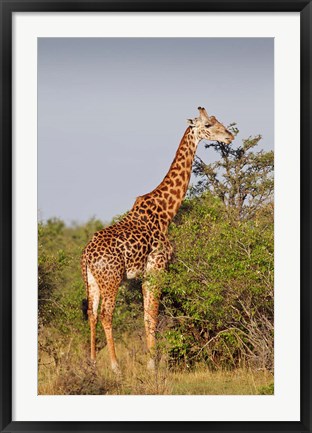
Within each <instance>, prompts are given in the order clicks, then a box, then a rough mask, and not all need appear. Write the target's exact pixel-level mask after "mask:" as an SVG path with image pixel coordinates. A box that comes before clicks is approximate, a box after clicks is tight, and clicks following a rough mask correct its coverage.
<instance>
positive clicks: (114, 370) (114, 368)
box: [112, 364, 121, 376]
mask: <svg viewBox="0 0 312 433" xmlns="http://www.w3.org/2000/svg"><path fill="white" fill-rule="evenodd" d="M112 370H113V373H115V374H116V376H121V370H120V368H119V365H118V364H112Z"/></svg>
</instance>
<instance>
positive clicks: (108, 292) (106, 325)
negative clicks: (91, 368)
mask: <svg viewBox="0 0 312 433" xmlns="http://www.w3.org/2000/svg"><path fill="white" fill-rule="evenodd" d="M121 279H122V276H121V277H120V278H111V279H109V280H108V281H106V284H105V287H103V290H102V292H101V293H102V303H101V313H100V318H101V322H102V326H103V329H104V332H105V337H106V342H107V348H108V352H109V357H110V362H111V367H112V370H113V371H114V372H115V373H117V374H120V368H119V365H118V361H117V357H116V351H115V343H114V338H113V324H112V322H113V314H114V309H115V303H116V296H117V292H118V289H119V284H120V282H121Z"/></svg>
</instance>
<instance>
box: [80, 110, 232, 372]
mask: <svg viewBox="0 0 312 433" xmlns="http://www.w3.org/2000/svg"><path fill="white" fill-rule="evenodd" d="M198 110H199V117H197V118H195V119H189V120H188V123H189V125H188V127H187V129H186V131H185V133H184V135H183V137H182V139H181V142H180V145H179V147H178V150H177V152H176V155H175V158H174V160H173V162H172V164H171V166H170V168H169V171H168V173H167V174H166V176H165V177H164V179H163V181H162V182H161V183H160V184H159V185H158V186H157V187H156V188H155V189H154V190H153V191H151V192H149V193H147V194H145V195H143V196H139V197H137V199H136V200H135V203H134V205H133V207H132V209H131V210H130V211H129V212H128V214H127V215H126V216H124V217H123V218H122V219H121V220H120V221H119V222H117V223H115V224H113V225H111V226H108V227H105V228H104V229H102V230H100V231H98V232H96V233H95V234H94V235H93V238H92V239H91V241H90V242H89V243H88V244H87V246H86V247H85V249H84V251H83V254H82V258H81V269H82V275H83V279H84V283H85V287H86V292H87V300H85V303H86V309H87V316H88V318H89V324H90V339H91V360H93V361H94V362H95V358H96V348H95V329H96V323H97V319H98V309H99V304H100V301H101V306H100V314H99V316H100V320H101V322H102V326H103V328H104V332H105V336H106V341H107V347H108V352H109V356H110V362H111V367H112V370H113V371H114V372H116V373H120V369H119V365H118V361H117V357H116V352H115V346H114V339H113V332H112V319H113V312H114V308H115V302H116V296H117V291H118V288H119V286H120V284H121V282H122V281H123V279H124V278H125V277H126V278H128V279H131V278H137V277H140V278H142V281H143V283H142V292H143V306H144V325H145V333H146V343H147V349H148V353H149V359H148V365H147V367H148V368H150V369H154V368H155V344H156V337H155V333H156V326H157V317H158V309H159V300H160V288H159V287H155V286H154V284H153V283H152V282H151V281H153V279H152V278H151V275H153V274H154V273H156V272H159V271H161V270H164V269H165V268H166V266H167V264H168V262H169V260H170V258H171V254H172V251H173V249H172V246H171V244H170V242H169V239H168V226H169V223H170V221H171V220H172V218H173V217H174V216H175V215H176V213H177V211H178V209H179V207H180V205H181V203H182V201H183V199H184V197H185V194H186V191H187V187H188V184H189V180H190V176H191V171H192V164H193V160H194V157H195V152H196V149H197V146H198V143H199V142H200V141H201V140H203V139H205V140H213V141H215V140H217V141H222V142H224V143H230V142H231V141H232V140H233V139H234V136H233V135H232V134H231V132H229V131H228V130H227V129H226V128H225V127H224V126H223V125H222V124H221V123H220V122H219V121H218V120H217V119H216V118H215V117H214V116H208V114H207V112H206V110H205V109H204V108H202V107H198ZM154 280H155V279H154Z"/></svg>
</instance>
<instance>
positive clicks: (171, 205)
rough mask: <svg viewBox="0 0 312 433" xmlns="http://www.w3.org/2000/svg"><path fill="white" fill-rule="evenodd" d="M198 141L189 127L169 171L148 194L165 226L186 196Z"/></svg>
mask: <svg viewBox="0 0 312 433" xmlns="http://www.w3.org/2000/svg"><path fill="white" fill-rule="evenodd" d="M198 143H199V139H198V138H197V137H196V135H195V131H194V130H193V129H192V128H190V127H189V128H187V129H186V131H185V133H184V135H183V137H182V140H181V142H180V145H179V147H178V150H177V152H176V155H175V158H174V160H173V162H172V164H171V166H170V168H169V171H168V173H167V174H166V176H165V177H164V179H163V181H162V182H161V183H160V184H159V185H158V187H157V188H155V189H154V190H153V191H152V192H150V193H149V194H146V196H148V197H149V198H152V199H153V200H154V202H155V204H156V206H157V210H156V212H157V213H158V214H159V216H160V219H161V223H162V226H163V227H168V225H169V223H170V221H171V220H172V218H173V217H174V216H175V215H176V213H177V212H178V210H179V207H180V206H181V203H182V201H183V199H184V197H185V194H186V191H187V187H188V184H189V181H190V177H191V171H192V165H193V160H194V157H195V153H196V149H197V145H198Z"/></svg>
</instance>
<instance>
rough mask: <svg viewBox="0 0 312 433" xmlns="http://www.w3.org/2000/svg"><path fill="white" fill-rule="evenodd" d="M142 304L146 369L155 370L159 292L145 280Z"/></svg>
mask: <svg viewBox="0 0 312 433" xmlns="http://www.w3.org/2000/svg"><path fill="white" fill-rule="evenodd" d="M142 289H143V302H144V325H145V332H146V342H147V349H148V352H149V360H148V363H147V368H148V369H150V370H154V369H155V359H156V328H157V323H158V311H159V299H160V290H159V288H158V287H156V286H155V285H153V284H151V282H150V281H149V280H148V279H147V280H146V281H144V283H143V285H142Z"/></svg>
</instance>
